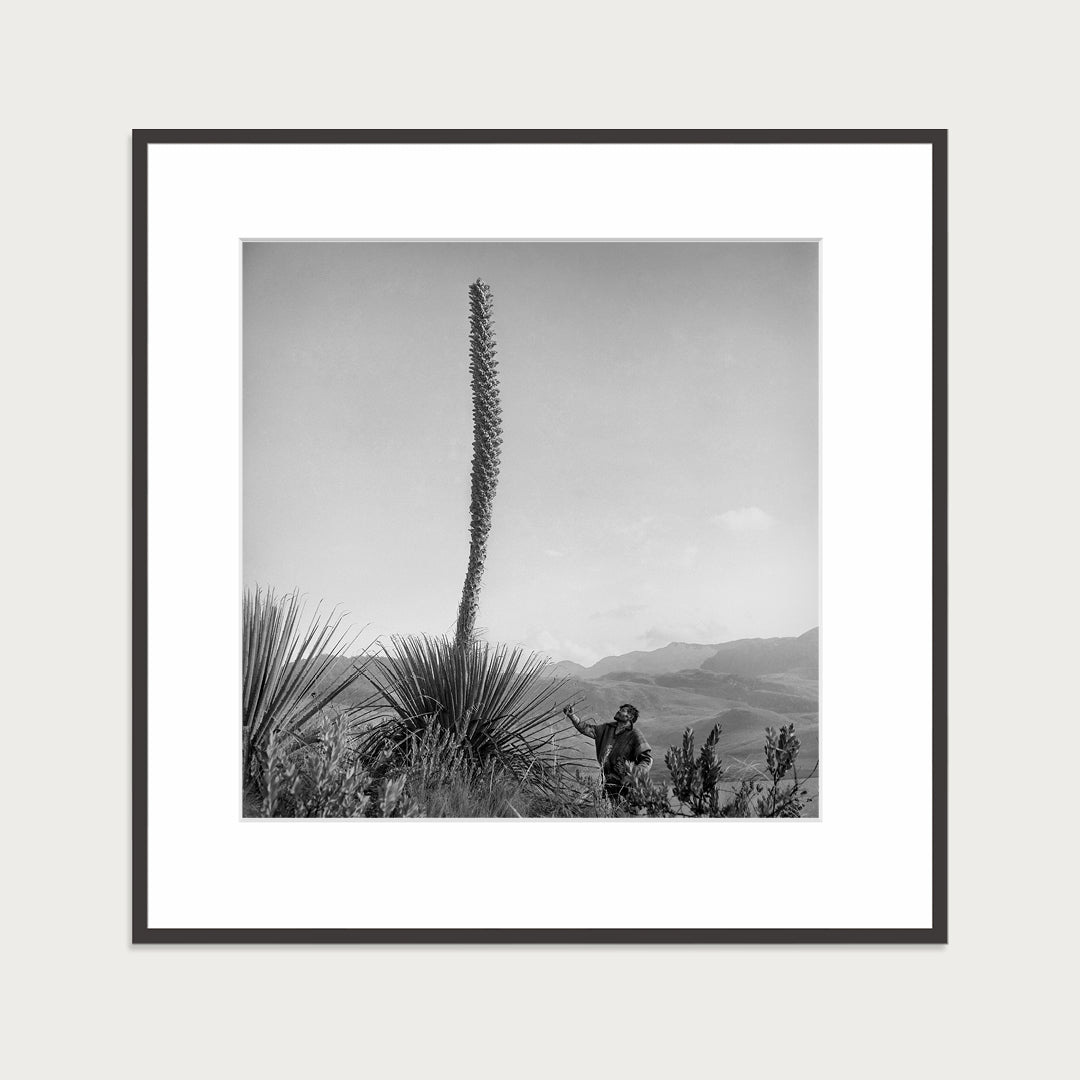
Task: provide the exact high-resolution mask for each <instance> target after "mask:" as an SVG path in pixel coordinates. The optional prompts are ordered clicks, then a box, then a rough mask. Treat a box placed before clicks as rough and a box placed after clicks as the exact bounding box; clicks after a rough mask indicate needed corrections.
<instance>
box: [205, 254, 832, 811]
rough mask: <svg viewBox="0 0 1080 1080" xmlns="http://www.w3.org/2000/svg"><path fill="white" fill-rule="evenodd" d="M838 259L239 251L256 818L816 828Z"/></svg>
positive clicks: (249, 757)
mask: <svg viewBox="0 0 1080 1080" xmlns="http://www.w3.org/2000/svg"><path fill="white" fill-rule="evenodd" d="M819 253H820V252H819V244H818V243H817V242H815V241H814V240H812V239H806V240H799V239H795V240H769V241H759V242H754V241H728V240H695V241H661V240H650V241H639V240H634V239H627V240H622V241H611V240H607V241H588V240H574V241H531V240H500V241H497V242H493V241H484V240H439V241H392V240H378V241H375V240H341V241H329V240H321V241H298V240H291V241H276V240H246V241H245V242H244V243H243V245H242V322H243V325H242V406H243V418H242V432H243V434H242V442H243V461H242V491H243V496H242V502H243V509H242V536H243V597H242V598H238V616H240V618H239V619H238V621H240V622H242V637H243V656H242V665H243V680H242V686H243V702H242V716H241V736H242V740H241V741H242V767H241V776H240V777H239V778H238V781H239V787H240V793H241V795H242V808H243V811H242V812H243V815H244V817H245V818H262V817H267V818H280V817H286V818H301V817H303V818H308V817H313V818H326V817H345V818H510V819H514V818H521V819H525V818H566V819H572V818H606V819H612V820H635V819H645V818H665V819H671V820H676V819H684V820H685V819H694V818H711V819H746V818H755V819H773V820H776V821H781V822H782V821H790V820H792V819H800V818H801V819H806V818H817V817H818V816H819V815H820V814H821V805H822V784H821V776H822V772H823V768H822V760H821V755H820V749H819V715H818V710H819V704H818V703H819V662H818V651H819V648H818V642H819V622H820V618H819V611H820V606H819V527H820V521H819ZM221 752H222V753H229V752H231V751H230V748H229V746H228V744H227V743H223V744H222V745H221ZM675 827H678V826H675ZM778 827H783V826H778Z"/></svg>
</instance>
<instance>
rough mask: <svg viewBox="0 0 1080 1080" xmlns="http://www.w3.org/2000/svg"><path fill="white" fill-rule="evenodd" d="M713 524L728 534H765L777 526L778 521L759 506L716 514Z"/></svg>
mask: <svg viewBox="0 0 1080 1080" xmlns="http://www.w3.org/2000/svg"><path fill="white" fill-rule="evenodd" d="M712 523H713V524H714V525H718V526H719V527H720V528H722V529H727V531H728V532H733V533H743V532H765V531H766V530H767V529H771V528H772V527H773V525H775V524H776V519H775V518H773V517H771V516H770V515H769V514H766V513H765V511H764V510H762V509H761V507H759V506H744V507H743V508H742V509H741V510H727V511H725V512H724V513H723V514H714V515H713V517H712Z"/></svg>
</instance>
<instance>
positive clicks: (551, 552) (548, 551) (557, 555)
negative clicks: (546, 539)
mask: <svg viewBox="0 0 1080 1080" xmlns="http://www.w3.org/2000/svg"><path fill="white" fill-rule="evenodd" d="M544 554H545V555H546V556H547V557H548V558H549V559H561V558H562V557H563V556H564V555H565V554H566V552H565V551H556V550H555V548H544Z"/></svg>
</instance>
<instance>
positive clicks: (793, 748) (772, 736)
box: [757, 724, 812, 818]
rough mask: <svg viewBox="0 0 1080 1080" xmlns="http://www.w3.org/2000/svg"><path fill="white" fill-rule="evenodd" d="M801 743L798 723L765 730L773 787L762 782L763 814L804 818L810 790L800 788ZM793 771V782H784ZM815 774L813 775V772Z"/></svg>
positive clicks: (759, 802) (759, 804)
mask: <svg viewBox="0 0 1080 1080" xmlns="http://www.w3.org/2000/svg"><path fill="white" fill-rule="evenodd" d="M800 746H801V743H800V742H799V737H798V736H797V735H796V734H795V725H794V724H788V725H787V726H786V727H784V726H781V727H780V729H779V731H778V730H776V728H771V727H767V728H766V729H765V768H766V770H767V771H768V774H769V779H770V781H771V786H769V787H766V786H765V785H764V784H758V785H757V790H758V791H759V792H761V797H760V798H759V799H758V800H757V812H758V814H759V816H761V817H788V818H791V817H800V816H801V815H802V812H803V809H804V808H805V806H806V803H807V802H808V801H809V800H808V799H807V798H806V795H807V789H806V788H803V787H800V785H799V774H798V769H797V768H796V765H795V759H796V758H797V757H798V756H799V749H800ZM789 772H790V773H791V782H790V783H788V784H786V785H785V784H783V783H782V781H783V779H784V777H785V776H787V774H788V773H789ZM811 775H812V774H811Z"/></svg>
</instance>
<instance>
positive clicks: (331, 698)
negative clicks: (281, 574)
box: [241, 587, 375, 788]
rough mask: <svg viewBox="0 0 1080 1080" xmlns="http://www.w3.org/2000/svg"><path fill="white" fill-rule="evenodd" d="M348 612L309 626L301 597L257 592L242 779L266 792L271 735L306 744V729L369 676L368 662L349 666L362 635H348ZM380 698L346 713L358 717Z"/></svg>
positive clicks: (252, 592) (246, 623)
mask: <svg viewBox="0 0 1080 1080" xmlns="http://www.w3.org/2000/svg"><path fill="white" fill-rule="evenodd" d="M344 619H345V613H344V612H340V613H339V612H337V610H336V609H335V610H334V611H331V612H330V613H329V615H323V613H322V611H321V610H320V609H319V608H316V610H315V613H314V614H313V615H312V617H311V619H310V620H309V621H308V622H307V623H305V621H304V602H303V599H302V597H301V596H300V594H299V593H297V592H293V593H289V594H288V595H286V596H283V597H278V596H277V595H275V593H274V591H273V590H268V591H264V590H263V589H261V588H259V587H256V588H255V589H247V590H245V592H244V603H243V714H242V721H241V723H242V734H243V779H244V785H245V788H250V787H262V783H263V773H264V768H265V758H266V748H267V745H268V743H269V740H270V736H271V734H273V735H275V736H276V737H277V738H278V740H279V742H280V741H281V740H283V739H285V738H287V737H290V736H291V737H297V738H298V737H300V736H302V734H303V731H304V729H305V728H306V727H307V725H308V724H309V723H310V722H311V721H312V720H313V719H314V718H315V717H317V716H320V715H321V714H322V712H323V710H324V709H326V708H328V707H330V706H331V705H333V704H334V702H335V701H336V700H337V699H338V698H339V697H340V696H341V694H342V693H344V692H345V691H346V690H348V689H349V687H351V686H352V685H353V684H354V683H356V681H357V680H358V679H359V678H360V677H361V676H362V675H363V674H364V671H365V669H366V667H367V665H368V658H367V657H366V656H361V657H359V658H356V659H350V658H349V657H348V655H347V654H348V653H349V652H350V651H351V650H352V648H353V646H354V644H355V642H356V640H357V637H358V635H352V636H350V635H349V634H348V631H347V628H345V627H344V625H343V624H344ZM374 701H375V697H374V696H373V695H372V696H369V697H368V698H366V699H365V700H364V701H363V702H361V703H359V704H356V705H354V706H353V707H352V708H350V709H348V710H346V712H347V713H349V714H353V713H355V714H359V713H360V712H361V711H362V710H364V709H365V708H369V707H370V706H371V705H372V704H373V703H374Z"/></svg>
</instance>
